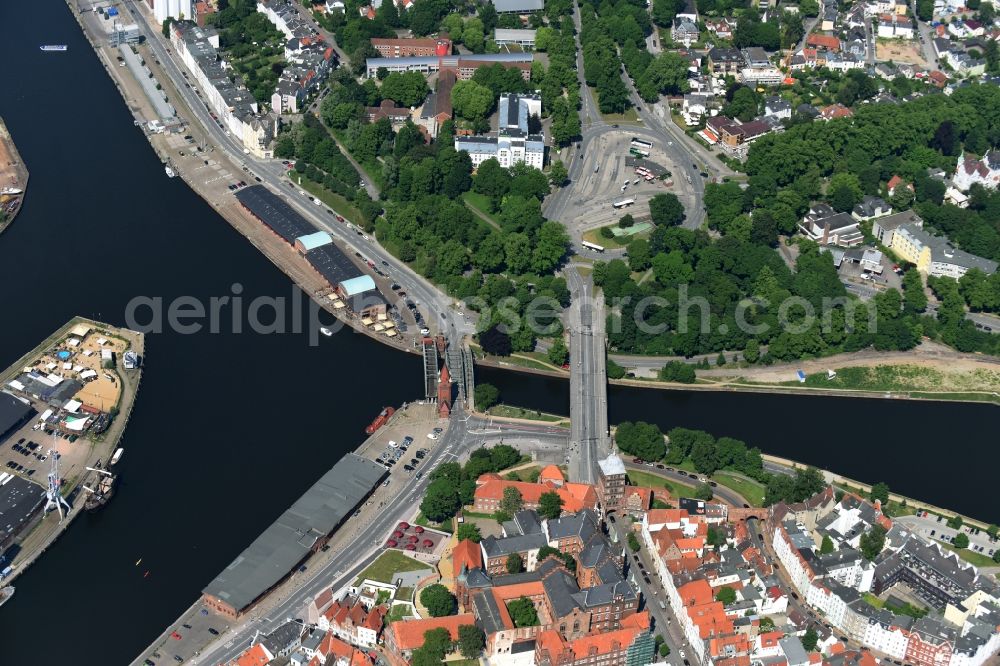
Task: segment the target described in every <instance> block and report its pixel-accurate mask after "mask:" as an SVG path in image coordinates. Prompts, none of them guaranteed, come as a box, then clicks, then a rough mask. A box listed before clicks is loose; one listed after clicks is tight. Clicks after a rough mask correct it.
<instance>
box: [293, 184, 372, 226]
mask: <svg viewBox="0 0 1000 666" xmlns="http://www.w3.org/2000/svg"><path fill="white" fill-rule="evenodd" d="M296 180H297V179H296ZM292 182H293V183H294V182H295V181H294V180H293V181H292ZM295 184H296V185H298V183H295ZM299 187H301V188H302V189H303V190H305V191H306V192H308V193H309V194H311V195H313V196H314V197H317V198H318V199H319V200H320V201H322V202H323V203H325V204H326V205H327V207H329V208H332V209H333V212H335V213H340V215H341V216H343V217H344V218H346V219H348V220H350V221H351V222H354V223H355V224H356V225H358V226H362V224H363V222H362V219H363V217H362V215H361V211H359V210H358V209H357V208H355V207H354V204H352V203H351V202H350V201H348V200H347V199H345V198H344V197H342V196H340V195H339V194H336V193H334V192H331V191H330V190H328V189H326V188H325V187H323V186H322V185H320V184H319V183H314V182H312V181H311V180H309V179H308V178H306V177H305V176H303V177H302V184H301V185H299ZM329 221H330V222H331V223H336V222H337V218H335V217H332V216H331V217H330V220H329Z"/></svg>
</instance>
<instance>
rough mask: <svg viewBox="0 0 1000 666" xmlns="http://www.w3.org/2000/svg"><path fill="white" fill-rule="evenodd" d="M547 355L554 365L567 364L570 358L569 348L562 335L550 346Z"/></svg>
mask: <svg viewBox="0 0 1000 666" xmlns="http://www.w3.org/2000/svg"><path fill="white" fill-rule="evenodd" d="M547 356H548V358H549V361H550V362H551V363H552V364H553V365H559V366H562V365H565V364H566V361H568V360H569V350H568V349H567V348H566V342H565V341H564V340H563V339H562V338H561V337H560V338H556V339H555V342H553V343H552V346H551V347H549V351H548V354H547Z"/></svg>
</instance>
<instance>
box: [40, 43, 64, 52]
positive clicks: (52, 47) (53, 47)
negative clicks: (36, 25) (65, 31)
mask: <svg viewBox="0 0 1000 666" xmlns="http://www.w3.org/2000/svg"><path fill="white" fill-rule="evenodd" d="M38 48H39V49H41V50H42V51H66V50H67V49H69V47H68V46H66V45H65V44H42V45H41V46H39V47H38Z"/></svg>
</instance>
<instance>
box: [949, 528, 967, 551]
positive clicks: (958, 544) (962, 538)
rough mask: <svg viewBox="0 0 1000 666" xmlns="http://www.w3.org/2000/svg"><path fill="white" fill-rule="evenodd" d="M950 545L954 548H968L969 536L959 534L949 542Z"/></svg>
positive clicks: (962, 533) (963, 533)
mask: <svg viewBox="0 0 1000 666" xmlns="http://www.w3.org/2000/svg"><path fill="white" fill-rule="evenodd" d="M951 543H952V545H953V546H955V548H968V547H969V535H968V534H966V533H965V532H959V533H958V534H956V535H955V538H954V539H952V540H951Z"/></svg>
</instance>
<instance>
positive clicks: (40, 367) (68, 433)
mask: <svg viewBox="0 0 1000 666" xmlns="http://www.w3.org/2000/svg"><path fill="white" fill-rule="evenodd" d="M143 353H144V337H143V335H142V334H141V333H136V332H134V331H130V330H127V329H120V328H115V327H113V326H109V325H107V324H101V323H98V322H93V321H89V320H84V319H74V320H73V321H71V322H69V323H68V324H66V325H65V326H63V327H62V328H60V329H59V330H58V331H57V332H56V333H54V334H53V335H51V336H50V337H49V338H47V339H46V340H45V341H43V342H42V343H41V344H40V345H38V346H37V347H36V348H35V349H34V350H32V351H31V352H30V353H28V354H26V355H25V356H23V357H22V358H21V359H19V360H18V361H16V362H15V363H14V364H13V365H12V366H11V367H9V368H7V369H6V370H5V371H4V372H3V374H2V375H0V384H2V385H0V517H2V518H3V520H2V521H0V524H2V528H0V580H3V582H4V583H5V584H6V583H8V582H9V581H11V580H13V579H14V578H16V577H17V576H18V575H19V574H20V573H21V572H23V571H24V570H25V569H26V568H27V567H28V566H29V565H30V564H31V563H32V562H33V561H34V560H35V558H37V557H38V555H40V554H41V553H42V552H44V551H45V550H46V549H47V548H48V547H49V545H51V544H52V542H53V541H54V540H55V539H56V538H57V537H58V536H59V535H60V534H61V533H62V531H63V530H64V529H65V528H66V527H67V526H68V525H69V523H70V521H71V520H72V519H73V518H74V517H75V516H76V515H78V514H79V513H81V512H83V511H94V510H97V509H100V508H101V507H103V506H104V505H105V504H106V503H107V502H108V501H109V500H110V499H111V497H112V495H113V494H114V489H115V482H116V480H117V476H116V475H115V474H114V472H113V471H111V467H112V465H113V464H114V463H116V462H117V461H118V459H119V458H120V457H121V455H122V453H123V451H122V450H119V449H118V448H117V447H118V442H119V440H120V439H121V435H122V432H123V431H124V429H125V425H126V423H127V421H128V416H129V414H130V413H131V410H132V405H133V403H134V401H135V396H136V392H137V390H138V387H139V382H140V379H141V375H142V359H143Z"/></svg>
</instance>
